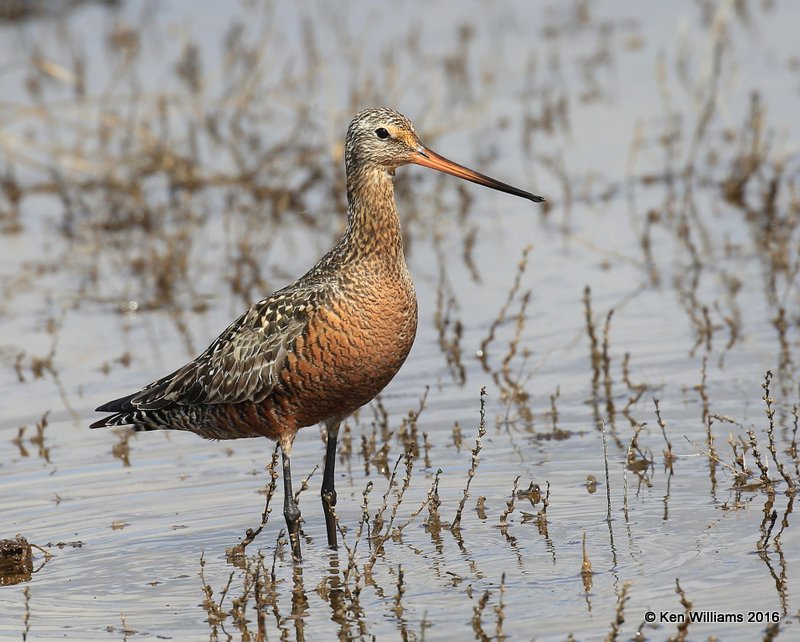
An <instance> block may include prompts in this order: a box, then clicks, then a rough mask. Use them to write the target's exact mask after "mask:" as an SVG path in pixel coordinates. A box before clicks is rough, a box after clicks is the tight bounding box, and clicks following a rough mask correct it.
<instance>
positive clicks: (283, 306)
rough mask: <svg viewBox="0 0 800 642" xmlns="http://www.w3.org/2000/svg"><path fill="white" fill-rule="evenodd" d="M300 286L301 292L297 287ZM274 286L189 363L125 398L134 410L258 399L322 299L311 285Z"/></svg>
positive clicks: (268, 390) (268, 388) (273, 380)
mask: <svg viewBox="0 0 800 642" xmlns="http://www.w3.org/2000/svg"><path fill="white" fill-rule="evenodd" d="M303 290H306V291H303ZM303 290H298V289H293V290H292V291H291V292H286V291H278V292H276V293H275V294H273V295H272V296H270V297H268V298H266V299H263V300H262V301H259V302H258V303H256V304H254V305H253V306H251V307H250V309H249V310H247V312H245V313H244V314H243V315H242V316H240V317H239V318H238V319H236V321H234V322H233V323H232V324H231V325H230V326H228V328H227V329H226V330H225V331H224V332H223V333H222V334H221V335H220V336H219V338H217V339H216V340H215V341H214V342H213V343H212V344H211V345H210V346H208V348H207V349H206V350H205V351H204V352H203V353H202V354H201V355H200V356H198V357H197V359H195V360H194V361H192V362H191V363H188V364H186V365H185V366H183V367H182V368H180V369H179V370H176V371H175V372H173V373H172V374H171V375H168V376H166V377H164V378H163V379H159V380H158V381H154V382H153V383H151V384H150V385H148V386H145V387H144V388H143V389H142V390H141V391H140V392H138V393H137V394H135V395H133V396H132V397H130V399H129V400H127V404H126V406H127V405H128V404H129V405H130V407H131V408H135V409H137V410H160V409H163V408H168V407H170V406H175V405H179V406H192V405H201V404H219V403H240V402H243V401H253V402H259V401H263V400H264V399H265V398H266V397H268V396H269V394H270V393H271V392H272V390H273V389H274V387H275V385H276V383H277V382H278V381H279V375H280V371H281V369H282V368H283V367H284V364H285V363H286V358H287V355H288V352H289V350H290V349H291V346H292V345H293V344H294V342H295V340H296V339H297V337H298V336H299V335H301V334H302V333H303V332H304V330H305V328H306V326H307V323H308V319H309V316H310V313H311V310H312V309H313V307H314V305H313V301H318V300H319V299H320V298H324V291H320V290H321V288H320V287H319V284H316V287H314V288H313V289H312V288H307V289H306V288H304V289H303Z"/></svg>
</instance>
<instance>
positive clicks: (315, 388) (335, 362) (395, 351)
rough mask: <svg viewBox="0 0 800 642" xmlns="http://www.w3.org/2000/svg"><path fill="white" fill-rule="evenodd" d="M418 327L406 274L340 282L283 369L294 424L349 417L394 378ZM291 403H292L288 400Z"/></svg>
mask: <svg viewBox="0 0 800 642" xmlns="http://www.w3.org/2000/svg"><path fill="white" fill-rule="evenodd" d="M416 331H417V300H416V295H415V293H414V288H413V286H412V285H411V280H410V278H407V273H406V274H405V275H404V274H402V273H401V274H400V275H399V277H397V278H375V275H371V274H368V275H365V276H364V278H360V279H359V278H356V277H354V278H351V279H343V280H342V283H341V285H340V287H339V288H336V290H335V294H334V295H332V296H331V298H330V299H329V300H328V301H326V302H325V304H324V305H320V306H319V307H318V308H317V309H315V310H314V311H313V312H312V313H311V314H310V315H309V320H308V324H307V327H306V329H305V331H304V332H303V333H302V334H301V335H300V336H299V337H297V339H296V340H295V343H294V346H293V349H292V350H290V351H289V353H288V356H287V361H286V367H285V368H284V372H283V373H282V377H281V378H282V379H283V380H284V381H283V383H284V385H285V388H284V389H285V390H291V391H294V392H295V393H296V394H293V395H292V396H293V397H295V398H296V399H295V401H296V402H297V404H296V412H297V413H298V417H297V418H298V419H299V423H300V424H301V425H308V424H312V423H317V422H319V421H324V420H326V419H328V418H330V417H335V416H346V415H349V414H350V413H352V412H353V411H355V410H356V409H358V408H359V407H361V406H362V405H364V404H366V403H367V402H369V401H370V400H371V399H372V398H374V397H375V395H377V394H378V393H379V392H380V391H381V390H382V389H383V388H384V387H385V386H386V385H387V384H388V383H389V381H391V379H392V378H393V377H394V375H395V374H396V373H397V371H398V370H399V369H400V367H401V366H402V365H403V362H404V361H405V359H406V357H407V356H408V353H409V351H410V350H411V346H412V344H413V342H414V337H415V335H416ZM292 405H295V404H292Z"/></svg>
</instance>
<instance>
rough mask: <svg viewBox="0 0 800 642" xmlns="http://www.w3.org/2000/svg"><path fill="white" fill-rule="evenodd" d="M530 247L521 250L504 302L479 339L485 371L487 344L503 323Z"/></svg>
mask: <svg viewBox="0 0 800 642" xmlns="http://www.w3.org/2000/svg"><path fill="white" fill-rule="evenodd" d="M531 249H533V246H532V245H528V246H526V247H525V248H524V249H523V250H522V258H521V259H520V261H519V263H518V264H517V274H516V276H515V277H514V283H513V284H512V285H511V290H509V292H508V297H507V298H506V301H505V303H503V306H502V307H501V308H500V312H499V313H498V315H497V318H496V319H495V320H494V321H492V325H491V326H489V333H488V334H487V335H486V337H485V338H484V339H483V341H481V347H480V349H479V351H478V358H479V359H480V360H481V364H482V365H483V369H484V370H485V371H486V372H489V361H488V359H489V355H488V348H489V344H490V343H491V342H492V341H494V338H495V333H496V332H497V328H498V327H499V326H500V324H501V323H503V321H505V319H506V315H507V314H508V308H509V307H510V306H511V302H512V301H513V300H514V297H515V296H516V295H517V292H518V291H519V288H520V284H521V282H522V275H523V274H524V273H525V268H526V267H527V266H528V254H529V253H530V251H531Z"/></svg>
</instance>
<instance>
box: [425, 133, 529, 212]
mask: <svg viewBox="0 0 800 642" xmlns="http://www.w3.org/2000/svg"><path fill="white" fill-rule="evenodd" d="M416 151H417V153H416V154H414V157H413V158H412V160H411V162H412V163H416V164H417V165H422V166H423V167H430V168H431V169H438V170H439V171H440V172H445V173H446V174H452V175H453V176H458V177H459V178H463V179H464V180H468V181H472V182H473V183H477V184H478V185H485V186H486V187H491V188H492V189H496V190H498V191H500V192H506V193H507V194H513V195H514V196H521V197H522V198H527V199H528V200H530V201H533V202H534V203H541V202H542V201H544V198H543V197H541V196H537V195H536V194H531V193H530V192H526V191H524V190H521V189H519V188H517V187H514V186H513V185H508V184H506V183H501V182H500V181H498V180H497V179H495V178H492V177H491V176H486V175H485V174H481V173H479V172H476V171H475V170H472V169H469V168H468V167H464V166H463V165H459V164H458V163H454V162H453V161H451V160H449V159H447V158H445V157H444V156H440V155H439V154H437V153H436V152H434V151H431V150H430V149H428V148H427V147H424V146H422V145H420V146H419V147H417V150H416Z"/></svg>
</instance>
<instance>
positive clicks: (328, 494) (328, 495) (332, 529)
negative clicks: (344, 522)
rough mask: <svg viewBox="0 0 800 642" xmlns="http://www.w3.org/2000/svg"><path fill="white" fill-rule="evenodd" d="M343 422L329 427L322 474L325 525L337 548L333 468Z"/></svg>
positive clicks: (333, 546)
mask: <svg viewBox="0 0 800 642" xmlns="http://www.w3.org/2000/svg"><path fill="white" fill-rule="evenodd" d="M340 424H341V422H339V421H337V422H335V423H334V422H331V423H329V424H328V425H327V428H328V447H327V449H326V450H325V472H324V473H323V474H322V492H321V493H320V494H321V495H322V511H323V512H324V513H325V526H326V527H327V529H328V546H330V547H331V548H336V516H335V515H334V513H333V507H334V506H336V489H335V488H334V487H333V469H334V467H335V466H336V438H337V437H338V436H339V426H340Z"/></svg>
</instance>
